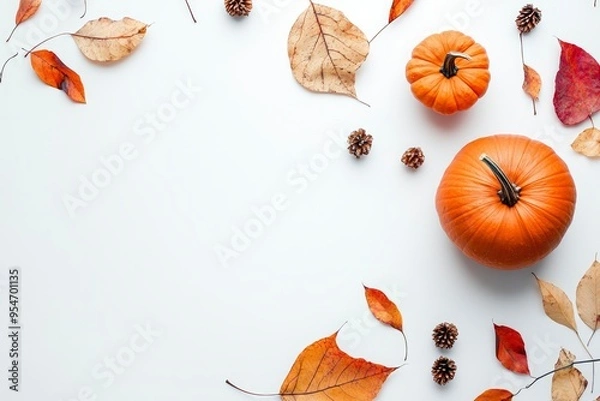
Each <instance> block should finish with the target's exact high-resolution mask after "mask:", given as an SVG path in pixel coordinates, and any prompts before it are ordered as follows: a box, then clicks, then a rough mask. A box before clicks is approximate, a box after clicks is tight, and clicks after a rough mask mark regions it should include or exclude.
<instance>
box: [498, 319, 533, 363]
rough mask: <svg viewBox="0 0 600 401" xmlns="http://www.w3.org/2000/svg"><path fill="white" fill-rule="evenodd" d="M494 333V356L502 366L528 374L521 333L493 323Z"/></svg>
mask: <svg viewBox="0 0 600 401" xmlns="http://www.w3.org/2000/svg"><path fill="white" fill-rule="evenodd" d="M494 333H495V335H496V358H497V359H498V361H500V363H501V364H502V366H504V367H505V368H506V369H508V370H510V371H511V372H514V373H521V374H525V375H528V374H530V373H529V363H528V361H527V352H526V351H525V342H524V341H523V337H521V334H520V333H519V332H518V331H516V330H515V329H513V328H511V327H508V326H500V325H497V324H495V323H494Z"/></svg>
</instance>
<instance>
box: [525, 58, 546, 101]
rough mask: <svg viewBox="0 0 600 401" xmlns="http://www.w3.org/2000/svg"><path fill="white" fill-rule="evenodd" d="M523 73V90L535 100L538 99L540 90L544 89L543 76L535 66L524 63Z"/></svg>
mask: <svg viewBox="0 0 600 401" xmlns="http://www.w3.org/2000/svg"><path fill="white" fill-rule="evenodd" d="M523 73H524V75H525V77H524V80H523V90H524V91H525V93H527V94H528V95H529V96H530V97H531V98H532V99H533V100H538V99H539V97H540V90H541V89H542V77H540V74H538V72H537V71H536V70H534V69H533V68H531V67H530V66H528V65H525V64H523Z"/></svg>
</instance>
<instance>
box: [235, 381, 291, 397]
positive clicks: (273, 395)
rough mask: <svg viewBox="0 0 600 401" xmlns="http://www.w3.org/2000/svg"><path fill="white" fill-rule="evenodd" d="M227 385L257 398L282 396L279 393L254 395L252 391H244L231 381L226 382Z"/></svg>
mask: <svg viewBox="0 0 600 401" xmlns="http://www.w3.org/2000/svg"><path fill="white" fill-rule="evenodd" d="M225 383H226V384H228V385H230V386H231V387H233V388H234V389H236V390H238V391H241V392H242V393H244V394H248V395H255V396H257V397H277V396H279V395H281V394H279V393H277V394H267V393H254V392H252V391H248V390H244V389H243V388H241V387H239V386H236V385H235V384H233V383H232V382H230V381H229V379H227V380H225Z"/></svg>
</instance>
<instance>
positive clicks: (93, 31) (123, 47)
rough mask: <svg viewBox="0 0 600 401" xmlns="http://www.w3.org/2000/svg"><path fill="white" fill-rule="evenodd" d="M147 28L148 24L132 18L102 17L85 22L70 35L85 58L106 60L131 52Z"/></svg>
mask: <svg viewBox="0 0 600 401" xmlns="http://www.w3.org/2000/svg"><path fill="white" fill-rule="evenodd" d="M147 28H148V24H145V23H143V22H140V21H137V20H135V19H133V18H128V17H125V18H123V19H121V20H118V21H117V20H112V19H110V18H105V17H103V18H99V19H97V20H92V21H89V22H87V23H86V24H85V25H84V26H83V27H81V29H80V30H78V31H77V32H75V34H74V35H72V36H73V39H74V40H75V43H76V44H77V47H79V50H81V52H82V53H83V54H84V55H85V56H86V57H87V58H89V59H90V60H93V61H99V62H108V61H117V60H120V59H122V58H123V57H125V56H128V55H129V54H131V52H132V51H133V50H134V49H135V48H136V47H137V46H138V45H139V44H140V43H141V42H142V39H144V36H145V35H146V30H147Z"/></svg>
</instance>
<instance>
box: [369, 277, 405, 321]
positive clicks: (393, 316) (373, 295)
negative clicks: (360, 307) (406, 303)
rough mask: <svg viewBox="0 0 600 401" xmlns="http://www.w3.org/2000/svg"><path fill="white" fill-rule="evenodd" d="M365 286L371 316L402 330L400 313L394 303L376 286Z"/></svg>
mask: <svg viewBox="0 0 600 401" xmlns="http://www.w3.org/2000/svg"><path fill="white" fill-rule="evenodd" d="M363 287H364V288H365V298H366V299H367V304H368V305H369V309H370V310H371V313H373V316H375V318H376V319H377V320H379V321H380V322H382V323H384V324H387V325H389V326H392V327H393V328H395V329H396V330H400V331H402V314H401V313H400V310H399V309H398V307H397V306H396V304H395V303H393V302H392V301H390V299H389V298H388V297H387V295H385V294H384V293H383V292H382V291H380V290H378V289H376V288H369V287H367V286H364V285H363Z"/></svg>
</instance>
